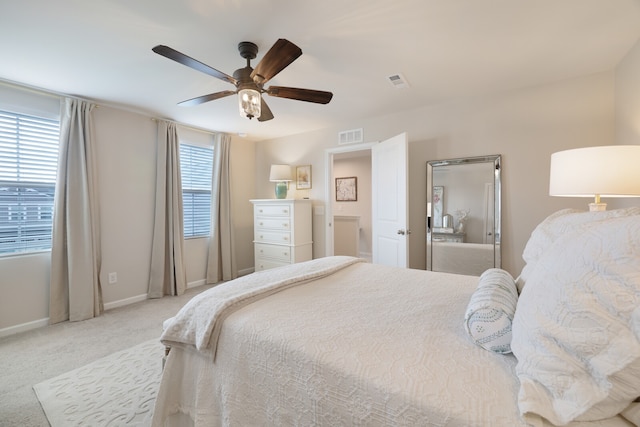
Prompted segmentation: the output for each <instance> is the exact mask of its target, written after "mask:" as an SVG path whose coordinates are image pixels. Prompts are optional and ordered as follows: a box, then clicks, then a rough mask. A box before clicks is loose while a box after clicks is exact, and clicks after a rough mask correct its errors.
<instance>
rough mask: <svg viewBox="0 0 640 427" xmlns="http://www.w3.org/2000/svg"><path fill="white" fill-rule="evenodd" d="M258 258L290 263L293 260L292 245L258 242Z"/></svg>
mask: <svg viewBox="0 0 640 427" xmlns="http://www.w3.org/2000/svg"><path fill="white" fill-rule="evenodd" d="M255 250H256V254H255V255H256V259H261V258H269V259H272V260H278V261H283V262H286V263H287V264H289V263H290V262H291V247H290V246H279V245H269V244H264V243H256V244H255Z"/></svg>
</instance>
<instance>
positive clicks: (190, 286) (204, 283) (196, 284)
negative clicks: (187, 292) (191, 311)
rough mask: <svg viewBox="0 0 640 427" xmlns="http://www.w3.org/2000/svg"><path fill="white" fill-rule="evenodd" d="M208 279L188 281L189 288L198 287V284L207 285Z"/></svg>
mask: <svg viewBox="0 0 640 427" xmlns="http://www.w3.org/2000/svg"><path fill="white" fill-rule="evenodd" d="M206 284H207V281H206V280H205V279H201V280H196V281H194V282H189V283H187V289H191V288H197V287H198V286H202V285H206Z"/></svg>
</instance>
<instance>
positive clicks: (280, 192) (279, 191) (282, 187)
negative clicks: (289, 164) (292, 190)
mask: <svg viewBox="0 0 640 427" xmlns="http://www.w3.org/2000/svg"><path fill="white" fill-rule="evenodd" d="M286 198H287V183H286V182H278V183H276V199H286Z"/></svg>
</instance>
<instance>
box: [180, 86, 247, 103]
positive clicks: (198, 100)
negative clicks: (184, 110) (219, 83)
mask: <svg viewBox="0 0 640 427" xmlns="http://www.w3.org/2000/svg"><path fill="white" fill-rule="evenodd" d="M235 93H236V91H235V90H225V91H222V92H216V93H210V94H209V95H202V96H199V97H197V98H191V99H187V100H186V101H182V102H179V103H178V105H180V106H191V105H199V104H204V103H205V102H209V101H213V100H216V99H220V98H224V97H225V96H229V95H234V94H235Z"/></svg>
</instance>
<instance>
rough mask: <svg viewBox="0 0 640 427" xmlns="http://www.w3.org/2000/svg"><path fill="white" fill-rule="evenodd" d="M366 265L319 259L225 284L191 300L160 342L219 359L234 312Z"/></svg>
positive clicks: (349, 260) (343, 259)
mask: <svg viewBox="0 0 640 427" xmlns="http://www.w3.org/2000/svg"><path fill="white" fill-rule="evenodd" d="M363 261H364V260H362V259H359V258H352V257H329V258H319V259H316V260H313V261H310V262H307V263H305V264H301V263H300V264H294V265H292V266H289V267H288V268H276V269H271V270H265V271H262V272H260V273H256V274H251V275H248V276H244V277H241V278H239V279H237V280H235V281H233V282H227V283H223V284H221V285H219V286H216V287H215V288H212V289H211V290H209V291H208V292H204V293H202V294H200V295H198V296H196V297H195V298H193V299H192V300H190V301H189V302H188V303H187V304H186V305H185V306H184V307H183V308H182V309H181V310H180V312H178V314H177V315H176V316H175V317H173V318H172V320H171V322H169V324H168V325H166V327H165V328H164V331H163V333H162V336H161V337H160V340H161V341H162V343H163V344H165V345H168V346H172V347H173V346H176V345H182V344H186V345H193V346H195V347H197V348H198V350H204V349H211V354H212V355H213V356H214V357H215V354H216V347H217V344H218V337H219V335H220V329H221V328H222V322H224V319H226V318H227V317H228V316H229V315H230V314H231V313H233V312H234V311H236V310H238V309H240V308H242V307H244V306H245V305H247V304H251V303H252V302H255V301H257V300H259V299H261V298H265V297H267V296H269V295H272V294H274V293H276V292H280V291H282V290H284V289H287V288H290V287H292V286H297V285H300V284H302V283H305V282H308V281H310V280H316V279H319V278H321V277H325V276H328V275H330V274H332V273H335V272H336V271H338V270H340V269H342V268H345V267H347V266H349V265H351V264H355V263H357V262H363Z"/></svg>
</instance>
